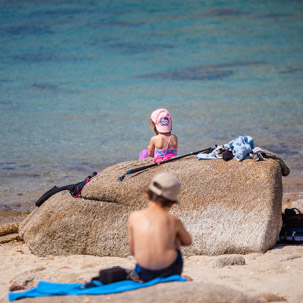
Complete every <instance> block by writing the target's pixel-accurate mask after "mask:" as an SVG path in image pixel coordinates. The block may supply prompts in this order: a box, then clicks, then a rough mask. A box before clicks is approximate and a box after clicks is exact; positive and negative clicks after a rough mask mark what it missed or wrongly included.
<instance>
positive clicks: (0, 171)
mask: <svg viewBox="0 0 303 303" xmlns="http://www.w3.org/2000/svg"><path fill="white" fill-rule="evenodd" d="M0 20H1V22H0V113H1V114H0V127H1V128H0V131H1V132H0V208H10V207H12V205H14V207H19V208H20V207H21V208H22V207H24V205H25V204H26V203H29V202H30V203H32V202H34V201H35V200H37V199H38V198H39V196H40V195H42V194H43V193H44V192H45V191H46V190H48V189H49V188H50V187H52V186H53V185H57V186H63V185H66V184H69V183H74V182H79V181H81V180H82V179H84V178H85V177H86V176H87V175H88V174H90V173H91V172H92V171H97V170H101V169H103V168H104V167H106V166H108V165H111V164H113V163H117V162H121V161H127V160H134V159H137V158H138V154H139V152H140V150H141V149H143V148H145V147H146V146H147V144H148V142H149V139H150V137H151V136H152V135H153V133H152V131H151V130H150V129H149V125H148V119H149V115H150V113H151V112H152V111H153V110H155V109H157V108H160V107H165V108H167V109H169V111H170V112H171V114H172V117H173V131H174V133H175V134H176V135H178V137H179V145H180V148H179V154H183V153H188V152H191V151H195V150H199V149H203V148H206V147H209V146H214V144H223V143H227V142H229V141H230V140H232V139H234V138H236V137H238V136H240V135H250V136H252V137H253V138H254V139H255V143H256V145H257V146H260V147H264V148H267V149H269V150H271V151H273V152H276V153H278V154H280V155H281V156H282V157H283V159H284V160H285V161H286V162H287V164H288V165H289V166H290V168H291V171H292V172H291V173H292V174H293V175H296V174H298V175H300V174H301V172H302V170H303V161H302V157H303V140H302V139H303V1H299V0H298V1H286V0H269V1H258V0H257V1H256V0H254V1H240V0H229V1H207V0H206V1H196V0H195V1H194V0H192V1H181V0H180V1H172V0H169V1H139V0H137V1H136V0H134V1H104V0H103V1H61V0H56V1H45V0H39V1H31V0H23V1H3V0H0ZM302 183H303V182H302ZM32 205H33V203H32Z"/></svg>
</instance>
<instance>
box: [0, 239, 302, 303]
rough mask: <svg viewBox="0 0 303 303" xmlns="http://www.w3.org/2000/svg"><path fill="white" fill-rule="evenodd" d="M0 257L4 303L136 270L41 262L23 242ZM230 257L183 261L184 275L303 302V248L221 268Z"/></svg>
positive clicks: (129, 264) (75, 260)
mask: <svg viewBox="0 0 303 303" xmlns="http://www.w3.org/2000/svg"><path fill="white" fill-rule="evenodd" d="M0 256H1V260H0V302H1V303H2V302H8V297H7V296H8V291H9V287H10V286H13V285H15V286H16V285H22V283H23V284H24V285H25V284H26V285H27V286H26V287H27V288H30V287H33V286H35V285H36V283H37V282H38V281H39V280H47V281H52V282H62V283H73V282H87V281H89V280H90V279H91V278H92V277H94V276H96V275H98V272H99V270H100V269H103V268H108V267H111V266H116V265H120V266H122V267H125V268H133V267H134V265H135V260H134V258H133V257H132V256H129V257H127V258H115V257H95V256H87V255H86V256H83V255H76V256H67V257H62V256H48V257H37V256H35V255H33V254H32V253H31V252H30V251H29V249H28V247H27V246H26V244H24V243H23V242H18V241H15V242H10V243H6V244H2V245H1V246H0ZM228 257H230V256H229V255H224V256H190V257H184V264H185V267H184V272H183V275H184V276H187V277H189V278H191V279H192V280H193V281H194V282H200V283H213V284H217V285H224V286H227V287H230V288H233V289H236V290H240V291H242V292H244V293H246V294H250V295H253V296H256V297H258V298H263V300H265V302H292V303H299V302H303V287H302V285H303V284H302V277H303V245H278V246H276V247H275V248H274V249H272V250H269V251H267V252H266V253H264V254H262V253H253V254H247V255H243V256H242V257H243V258H244V259H245V265H228V266H224V267H220V266H219V265H220V264H221V265H222V264H224V262H223V263H222V262H221V263H220V262H219V263H218V262H217V261H218V260H219V261H220V258H221V259H222V258H223V261H224V259H226V258H227V259H228ZM232 257H235V256H234V255H233V256H232ZM236 257H237V256H236ZM221 261H222V260H221ZM26 281H27V282H26ZM85 298H86V302H89V296H86V297H85ZM31 300H33V299H31ZM57 300H59V298H58V297H52V301H51V302H56V301H57ZM35 302H37V301H35ZM79 302H82V301H79ZM83 302H84V301H83Z"/></svg>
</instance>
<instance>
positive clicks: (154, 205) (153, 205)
mask: <svg viewBox="0 0 303 303" xmlns="http://www.w3.org/2000/svg"><path fill="white" fill-rule="evenodd" d="M148 208H150V209H154V210H162V211H163V210H164V211H167V212H169V210H170V209H171V207H170V206H165V207H164V206H162V205H160V204H159V203H157V202H154V201H152V200H149V205H148Z"/></svg>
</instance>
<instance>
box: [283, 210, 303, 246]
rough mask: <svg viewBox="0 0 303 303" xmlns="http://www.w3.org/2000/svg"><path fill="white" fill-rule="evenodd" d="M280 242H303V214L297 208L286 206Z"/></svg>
mask: <svg viewBox="0 0 303 303" xmlns="http://www.w3.org/2000/svg"><path fill="white" fill-rule="evenodd" d="M282 220H283V226H282V229H281V232H280V236H279V242H294V243H297V242H303V214H301V213H300V210H299V209H297V208H286V209H285V213H284V214H282Z"/></svg>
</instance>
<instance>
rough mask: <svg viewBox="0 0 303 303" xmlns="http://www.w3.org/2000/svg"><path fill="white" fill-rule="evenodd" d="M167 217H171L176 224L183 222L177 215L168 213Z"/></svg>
mask: <svg viewBox="0 0 303 303" xmlns="http://www.w3.org/2000/svg"><path fill="white" fill-rule="evenodd" d="M167 215H168V216H169V218H170V220H172V221H174V222H175V223H177V224H178V223H179V222H181V220H180V219H179V218H178V217H176V216H175V215H173V214H170V213H168V214H167Z"/></svg>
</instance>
